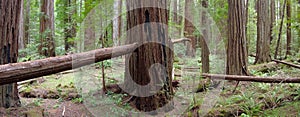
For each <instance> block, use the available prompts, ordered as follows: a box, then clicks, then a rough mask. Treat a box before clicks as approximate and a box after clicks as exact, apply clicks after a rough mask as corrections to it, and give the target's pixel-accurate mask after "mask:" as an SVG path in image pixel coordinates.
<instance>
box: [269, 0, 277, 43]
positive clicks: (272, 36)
mask: <svg viewBox="0 0 300 117" xmlns="http://www.w3.org/2000/svg"><path fill="white" fill-rule="evenodd" d="M275 4H276V1H275V0H271V24H270V25H271V27H270V30H271V31H270V32H271V33H270V43H272V41H273V39H275V34H274V33H273V28H274V27H275V25H276V8H275V7H276V6H275Z"/></svg>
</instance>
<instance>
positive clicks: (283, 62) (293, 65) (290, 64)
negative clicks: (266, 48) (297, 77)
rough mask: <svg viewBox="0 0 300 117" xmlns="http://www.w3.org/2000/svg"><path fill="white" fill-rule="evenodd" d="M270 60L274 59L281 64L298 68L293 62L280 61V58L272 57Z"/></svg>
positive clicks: (299, 67)
mask: <svg viewBox="0 0 300 117" xmlns="http://www.w3.org/2000/svg"><path fill="white" fill-rule="evenodd" d="M272 61H274V62H276V63H281V64H285V65H288V66H291V67H294V68H298V69H300V66H299V65H295V64H292V63H288V62H285V61H280V60H276V59H273V60H272Z"/></svg>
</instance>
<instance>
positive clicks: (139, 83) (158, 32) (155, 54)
mask: <svg viewBox="0 0 300 117" xmlns="http://www.w3.org/2000/svg"><path fill="white" fill-rule="evenodd" d="M148 5H150V6H154V7H143V6H148ZM126 6H127V10H128V13H127V43H135V42H137V43H139V45H140V46H139V47H138V48H137V49H136V50H135V52H134V53H132V54H131V55H127V56H126V69H125V85H124V88H122V89H123V90H125V91H126V92H127V93H129V94H130V95H132V96H133V99H132V100H131V103H133V104H134V105H135V108H137V109H138V110H140V111H144V112H149V111H155V110H156V109H158V108H160V107H163V106H166V104H167V103H169V104H170V103H171V102H170V100H171V99H172V97H173V94H174V93H173V88H172V85H171V83H172V68H173V52H172V43H171V41H170V39H169V38H168V11H167V10H166V8H167V0H142V1H141V0H127V1H126ZM121 87H123V86H121ZM164 109H167V110H166V111H168V110H170V109H172V103H171V107H170V106H168V108H164ZM153 114H155V112H154V113H153Z"/></svg>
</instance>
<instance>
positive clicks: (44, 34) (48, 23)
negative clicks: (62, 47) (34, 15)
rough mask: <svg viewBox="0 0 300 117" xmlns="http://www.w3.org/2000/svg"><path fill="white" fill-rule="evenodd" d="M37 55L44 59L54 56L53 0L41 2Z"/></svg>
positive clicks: (42, 0)
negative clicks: (39, 36) (44, 57)
mask: <svg viewBox="0 0 300 117" xmlns="http://www.w3.org/2000/svg"><path fill="white" fill-rule="evenodd" d="M41 5H42V6H41V13H42V16H41V19H40V34H41V38H40V46H39V48H38V49H39V53H40V54H41V55H44V56H46V57H53V56H55V45H54V44H55V42H54V0H41Z"/></svg>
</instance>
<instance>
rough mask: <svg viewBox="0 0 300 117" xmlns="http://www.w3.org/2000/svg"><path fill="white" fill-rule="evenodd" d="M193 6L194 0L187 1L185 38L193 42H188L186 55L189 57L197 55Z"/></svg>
mask: <svg viewBox="0 0 300 117" xmlns="http://www.w3.org/2000/svg"><path fill="white" fill-rule="evenodd" d="M192 5H194V4H193V0H185V13H184V14H185V21H184V36H185V37H186V38H190V39H191V42H187V51H186V55H187V56H189V57H195V55H196V37H195V35H194V34H193V33H194V31H195V27H194V25H193V23H192V20H193V14H192V8H193V7H192Z"/></svg>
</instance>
